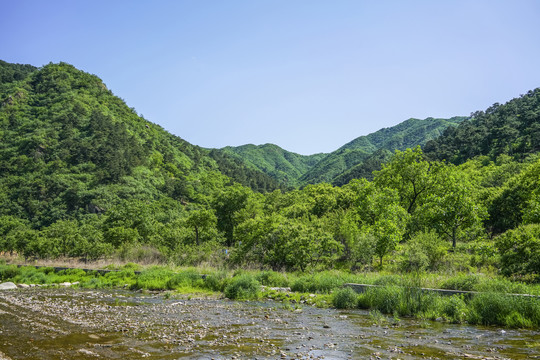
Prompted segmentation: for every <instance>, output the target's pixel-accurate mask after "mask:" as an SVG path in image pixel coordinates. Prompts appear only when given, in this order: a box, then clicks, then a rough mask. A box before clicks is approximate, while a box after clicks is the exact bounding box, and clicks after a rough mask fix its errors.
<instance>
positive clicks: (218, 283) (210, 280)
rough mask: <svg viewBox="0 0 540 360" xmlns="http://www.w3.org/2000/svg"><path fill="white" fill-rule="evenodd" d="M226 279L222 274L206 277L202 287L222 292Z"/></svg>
mask: <svg viewBox="0 0 540 360" xmlns="http://www.w3.org/2000/svg"><path fill="white" fill-rule="evenodd" d="M226 277H227V276H226V274H225V273H224V272H220V273H215V274H210V275H207V276H206V278H205V279H204V283H203V286H204V287H205V288H207V289H209V290H212V291H223V290H224V289H225V286H226V285H227V282H226Z"/></svg>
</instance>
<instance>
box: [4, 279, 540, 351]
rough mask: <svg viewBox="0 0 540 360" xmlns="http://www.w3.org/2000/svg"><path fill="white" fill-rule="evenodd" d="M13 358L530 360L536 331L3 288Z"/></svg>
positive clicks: (272, 305)
mask: <svg viewBox="0 0 540 360" xmlns="http://www.w3.org/2000/svg"><path fill="white" fill-rule="evenodd" d="M0 333H1V334H2V336H1V337H0V339H1V340H0V353H4V354H5V355H6V357H7V358H9V359H13V360H14V359H26V360H34V359H40V360H41V359H43V360H47V359H59V358H69V359H95V358H98V357H100V358H107V359H126V360H131V359H142V358H145V359H178V358H185V359H234V358H236V359H252V358H257V359H276V358H281V359H359V358H362V359H381V358H400V359H421V358H425V359H428V358H439V359H456V358H469V359H508V358H512V359H526V358H534V357H535V356H537V355H538V351H537V348H538V345H540V344H539V343H538V339H539V336H540V333H539V332H538V331H537V330H511V329H506V330H503V329H501V328H498V327H481V326H470V325H455V324H448V323H440V322H429V321H424V320H418V319H401V320H398V319H395V318H393V317H391V316H390V317H386V316H381V315H376V314H374V313H370V312H368V311H364V310H336V309H321V308H316V307H313V306H305V305H299V306H298V308H297V309H291V308H289V307H287V306H284V304H282V303H278V302H274V301H260V300H259V301H249V302H237V301H230V300H223V299H222V300H216V299H190V300H188V299H176V298H174V297H171V298H167V297H166V296H164V293H159V294H144V293H137V292H133V291H126V290H117V289H113V290H101V289H100V290H90V289H76V288H54V289H53V288H27V289H20V290H15V291H5V292H0Z"/></svg>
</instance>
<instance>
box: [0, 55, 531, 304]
mask: <svg viewBox="0 0 540 360" xmlns="http://www.w3.org/2000/svg"><path fill="white" fill-rule="evenodd" d="M1 89H2V92H1V94H0V99H4V100H5V99H12V100H11V101H3V102H2V106H1V108H0V140H1V142H0V202H1V204H2V207H1V208H0V250H1V251H5V252H10V253H17V254H20V255H22V256H24V257H25V258H27V259H31V258H57V257H76V258H81V259H84V260H93V259H99V258H104V257H110V256H116V257H119V258H121V259H124V260H133V261H147V262H161V263H163V262H171V263H175V264H179V265H199V264H212V265H216V266H231V267H236V266H238V267H246V266H249V267H256V268H264V269H272V270H289V271H301V272H309V271H311V270H315V269H316V270H321V269H335V268H339V269H347V270H353V271H354V270H360V269H373V268H389V269H393V270H395V271H405V272H408V271H441V269H445V270H446V271H477V270H478V269H479V268H484V269H491V270H490V271H494V269H501V270H502V273H504V274H505V275H506V276H509V277H519V278H521V279H527V280H530V281H537V280H538V276H537V275H538V271H540V270H539V269H538V256H537V255H538V254H536V253H535V251H536V250H537V249H536V248H537V247H538V246H537V239H538V231H537V228H535V226H536V224H538V222H539V221H540V215H539V214H540V205H539V204H540V192H539V190H538V189H539V188H540V183H539V182H540V158H539V157H538V156H537V155H536V154H532V153H531V152H532V150H531V149H532V148H528V147H519V146H518V147H516V148H515V149H514V152H513V153H512V155H513V157H510V156H509V155H507V154H506V153H502V154H498V153H496V152H495V153H493V154H489V156H479V157H474V158H471V159H468V160H466V161H464V162H462V163H460V164H459V165H458V164H452V163H449V162H445V161H438V160H431V161H429V160H428V159H426V157H425V156H424V153H423V151H422V149H421V148H420V147H414V148H406V149H404V150H403V151H401V150H397V151H395V153H393V154H392V155H391V156H388V154H387V153H386V152H384V151H382V150H380V151H379V152H378V155H377V156H379V157H380V158H381V159H382V158H385V159H386V158H387V159H388V160H387V161H386V162H385V163H378V165H377V166H376V168H377V169H378V170H377V171H374V172H373V174H372V180H367V179H365V178H364V179H352V180H350V181H348V182H347V183H346V184H344V185H343V186H341V187H338V186H333V185H331V184H328V183H320V184H311V185H307V186H305V187H304V188H302V189H294V190H290V191H283V190H282V189H276V187H275V186H276V184H275V183H272V182H267V180H265V179H267V178H265V177H264V176H263V175H262V174H261V173H260V172H256V170H255V169H253V168H250V167H249V166H248V165H245V164H244V163H241V162H239V160H238V159H237V158H233V157H230V156H229V155H227V154H226V153H224V152H223V151H218V150H213V151H209V150H205V149H201V148H199V147H196V146H193V145H191V144H189V143H187V142H185V141H184V140H182V139H180V138H178V137H176V136H173V135H171V134H168V133H167V132H165V131H164V130H163V129H162V128H160V127H159V126H157V125H155V124H152V123H149V122H148V121H146V120H145V119H144V118H142V117H140V116H138V115H137V114H136V113H135V111H134V110H133V109H130V108H128V107H127V106H126V105H125V104H124V102H123V101H122V100H121V99H119V98H117V97H115V96H114V95H113V94H112V93H111V91H109V90H108V89H107V88H106V86H105V85H104V84H103V83H102V82H101V80H100V79H99V78H97V77H96V76H93V75H90V74H86V73H83V72H81V71H78V70H77V69H75V68H74V67H73V66H71V65H67V64H63V63H61V64H49V65H47V66H44V67H43V68H41V69H39V70H36V71H33V72H30V73H28V74H26V75H25V76H24V77H23V78H22V79H21V80H13V81H11V82H7V83H3V84H2V86H1ZM533 93H536V92H533ZM527 97H529V98H532V97H533V96H532V95H527ZM518 100H519V101H521V100H520V99H518ZM529 100H530V99H529ZM519 101H518V102H519ZM526 103H527V104H528V106H527V107H524V108H523V111H524V112H525V113H526V114H529V113H532V112H534V111H533V110H534V109H533V108H532V105H531V103H530V101H527V102H526ZM505 106H506V105H501V106H499V107H498V109H499V108H504V107H505ZM519 109H520V108H516V110H515V112H513V113H512V115H511V116H514V117H515V118H516V119H519V121H523V122H524V123H527V124H529V122H530V118H529V117H528V115H527V116H526V115H525V114H523V115H522V114H521V112H520V111H519ZM518 115H519V116H518ZM497 116H499V115H497ZM500 116H502V115H500ZM477 117H478V116H477ZM477 117H475V119H476V118H477ZM459 120H462V119H461V118H460V119H459ZM456 121H457V120H456ZM431 122H432V120H429V121H428V122H427V123H425V122H422V121H420V122H418V121H411V124H413V125H414V124H417V125H418V124H428V123H431ZM433 122H434V124H438V122H437V121H435V119H433ZM536 123H538V121H536ZM514 125H515V127H516V128H520V127H523V126H521V125H520V124H518V123H516V124H514ZM533 125H534V124H533ZM533 125H530V126H529V125H527V126H529V127H533ZM418 126H420V125H418ZM434 126H435V125H434ZM405 128H407V129H411V128H415V127H414V126H413V127H410V126H409V127H407V126H406V127H405ZM420 128H421V126H420ZM434 128H436V127H434ZM422 129H423V128H422ZM387 130H388V129H386V130H385V131H387ZM424 130H425V129H424ZM424 130H419V131H420V133H423V134H424V135H425V134H426V132H425V131H424ZM385 131H383V133H384V132H385ZM460 131H461V130H460ZM390 133H391V134H392V132H390ZM393 138H394V140H392V141H394V142H392V141H390V140H384V137H381V138H380V139H379V137H372V138H370V139H371V140H372V141H373V142H375V140H377V141H376V144H379V145H380V144H386V143H393V144H395V141H396V140H395V137H393ZM364 140H365V141H367V140H366V139H364ZM493 141H494V140H493ZM516 141H517V140H516ZM520 141H521V140H520ZM531 141H532V140H531ZM377 146H378V145H377ZM381 146H382V145H381ZM393 146H394V145H393ZM531 146H532V145H531ZM519 149H521V150H524V151H525V152H524V153H523V154H521V155H519V156H518V154H517V151H518V150H519ZM375 150H376V149H371V150H370V151H372V153H373V151H375ZM383 150H384V149H383ZM349 153H352V152H350V151H349ZM429 154H430V157H432V158H433V154H434V153H433V152H430V153H429ZM497 154H498V156H495V155H497ZM362 156H363V155H362ZM369 156H370V155H369V154H368V155H366V157H365V159H367V158H368V157H369ZM494 156H495V157H494ZM374 164H375V161H374ZM374 167H375V165H374ZM363 171H367V170H366V169H364V170H363ZM255 174H259V175H255ZM235 180H236V181H235ZM272 184H273V185H272ZM246 185H248V186H246ZM253 189H256V190H261V192H255V191H253ZM501 234H502V235H501ZM531 249H532V250H531ZM523 254H527V256H524V255H523ZM518 258H519V259H521V262H520V263H516V259H518ZM177 280H178V279H177ZM149 281H154V280H152V279H150V280H149ZM156 281H157V280H156ZM178 281H180V280H178ZM257 281H259V280H257ZM259 282H260V283H263V279H261V280H260V281H259ZM252 285H253V286H252ZM141 286H143V285H141ZM235 286H237V288H235ZM254 286H255V287H256V282H254V281H251V280H249V279H248V280H246V281H245V282H243V283H242V282H239V283H238V284H237V285H234V286H233V285H231V287H230V288H229V291H231V294H232V292H235V291H236V292H238V291H240V293H241V292H242V291H244V290H245V291H247V292H248V293H250V292H251V291H252V290H250V289H253V288H254ZM293 286H297V287H298V288H299V289H300V288H309V283H308V282H306V281H304V282H298V283H297V284H293ZM241 289H244V290H241ZM246 289H248V290H246ZM231 296H232V295H231ZM239 296H240V297H242V296H244V295H239ZM344 296H345V298H344V299H345V300H344V303H346V304H350V303H349V301H348V300H347V296H348V295H346V294H345V295H344ZM346 306H349V305H346Z"/></svg>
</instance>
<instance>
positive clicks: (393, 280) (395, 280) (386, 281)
mask: <svg viewBox="0 0 540 360" xmlns="http://www.w3.org/2000/svg"><path fill="white" fill-rule="evenodd" d="M400 283H401V277H400V276H398V275H384V276H381V277H380V278H378V279H377V280H375V281H374V282H373V284H374V285H399V284H400Z"/></svg>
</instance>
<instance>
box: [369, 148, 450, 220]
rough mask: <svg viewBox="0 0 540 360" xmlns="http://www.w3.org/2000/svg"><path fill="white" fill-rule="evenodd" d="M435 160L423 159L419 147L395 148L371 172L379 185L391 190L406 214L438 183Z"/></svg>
mask: <svg viewBox="0 0 540 360" xmlns="http://www.w3.org/2000/svg"><path fill="white" fill-rule="evenodd" d="M440 168H441V165H440V164H439V163H429V162H428V161H426V160H424V156H423V154H422V149H421V148H420V146H417V147H416V148H415V149H407V150H405V151H399V150H396V152H395V154H394V156H393V157H392V159H391V160H390V162H388V163H387V164H384V165H383V167H382V169H381V171H377V172H375V178H374V182H375V184H376V185H377V186H378V187H380V188H385V187H387V188H390V189H395V190H396V191H397V192H398V194H399V199H400V203H401V205H402V206H403V207H404V208H405V209H406V210H407V212H408V213H409V214H413V213H414V212H415V210H416V209H417V208H418V207H420V206H422V204H423V203H424V201H425V199H426V197H427V196H429V195H430V193H431V192H432V191H433V190H434V189H435V188H436V187H437V186H438V180H439V177H438V176H436V174H437V172H438V171H439V170H440Z"/></svg>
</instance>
